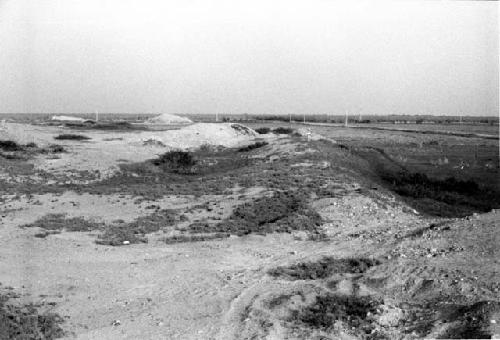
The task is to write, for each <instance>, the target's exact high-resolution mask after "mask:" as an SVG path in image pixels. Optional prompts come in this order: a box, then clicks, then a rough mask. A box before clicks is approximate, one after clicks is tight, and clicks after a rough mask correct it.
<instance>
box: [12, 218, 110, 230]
mask: <svg viewBox="0 0 500 340" xmlns="http://www.w3.org/2000/svg"><path fill="white" fill-rule="evenodd" d="M102 226H103V224H102V223H97V222H93V221H87V220H86V219H84V218H82V217H72V218H68V217H66V215H65V214H48V215H45V216H43V217H41V218H39V219H37V220H36V221H35V222H33V223H29V224H25V225H22V226H21V227H23V228H33V227H38V228H41V229H45V230H51V231H54V230H59V231H60V230H66V231H92V230H98V229H101V228H102Z"/></svg>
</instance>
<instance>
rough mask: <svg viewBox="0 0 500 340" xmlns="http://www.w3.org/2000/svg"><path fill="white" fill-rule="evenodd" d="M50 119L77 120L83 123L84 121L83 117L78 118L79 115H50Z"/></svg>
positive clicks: (61, 120)
mask: <svg viewBox="0 0 500 340" xmlns="http://www.w3.org/2000/svg"><path fill="white" fill-rule="evenodd" d="M50 120H56V121H59V122H79V123H83V122H85V119H83V118H80V117H72V116H52V118H50Z"/></svg>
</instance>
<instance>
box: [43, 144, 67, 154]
mask: <svg viewBox="0 0 500 340" xmlns="http://www.w3.org/2000/svg"><path fill="white" fill-rule="evenodd" d="M46 150H47V151H48V152H50V153H61V152H66V149H64V147H63V146H62V145H59V144H50V145H49V146H48V147H47V148H46Z"/></svg>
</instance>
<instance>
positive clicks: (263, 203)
mask: <svg viewBox="0 0 500 340" xmlns="http://www.w3.org/2000/svg"><path fill="white" fill-rule="evenodd" d="M321 223H322V219H321V216H319V214H318V213H317V212H316V211H314V210H313V209H311V208H309V206H308V205H307V201H306V199H305V198H304V197H302V196H300V195H299V194H298V193H295V192H276V193H274V195H273V196H271V197H261V198H258V199H256V200H254V201H252V202H248V203H244V204H242V205H239V206H237V207H236V208H235V209H234V211H233V213H232V214H231V216H229V218H227V219H226V220H224V221H222V222H221V223H218V224H215V225H210V224H206V225H196V228H195V229H194V230H192V232H196V233H207V232H223V233H230V234H233V235H238V236H242V235H246V234H250V233H258V234H267V233H273V232H292V231H294V230H305V231H310V232H318V227H319V226H320V225H321Z"/></svg>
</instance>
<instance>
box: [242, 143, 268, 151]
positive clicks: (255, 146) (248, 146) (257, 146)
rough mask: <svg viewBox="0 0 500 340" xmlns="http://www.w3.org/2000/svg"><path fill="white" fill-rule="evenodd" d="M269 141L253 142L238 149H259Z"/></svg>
mask: <svg viewBox="0 0 500 340" xmlns="http://www.w3.org/2000/svg"><path fill="white" fill-rule="evenodd" d="M268 144H269V143H268V142H255V143H253V144H250V145H247V146H244V147H241V148H239V149H238V152H248V151H252V150H254V149H258V148H261V147H263V146H266V145H268Z"/></svg>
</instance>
